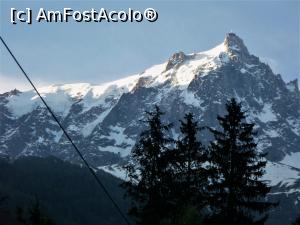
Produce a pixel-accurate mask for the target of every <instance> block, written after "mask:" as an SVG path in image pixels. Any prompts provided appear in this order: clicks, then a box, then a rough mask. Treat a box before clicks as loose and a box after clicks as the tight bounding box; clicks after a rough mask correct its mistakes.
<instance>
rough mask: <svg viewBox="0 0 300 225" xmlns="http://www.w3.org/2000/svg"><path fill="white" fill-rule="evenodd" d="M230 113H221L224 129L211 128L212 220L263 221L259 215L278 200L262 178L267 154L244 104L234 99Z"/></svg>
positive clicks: (244, 224) (238, 223)
mask: <svg viewBox="0 0 300 225" xmlns="http://www.w3.org/2000/svg"><path fill="white" fill-rule="evenodd" d="M226 110H227V113H228V114H227V115H225V116H224V117H221V116H218V118H217V119H218V121H219V124H220V126H221V128H222V130H221V131H218V130H214V129H212V133H213V134H214V137H215V141H213V142H211V146H210V154H211V155H210V156H211V157H210V164H211V170H210V172H211V179H212V185H211V186H210V191H211V195H210V196H211V199H210V207H211V209H212V210H213V213H212V216H211V218H210V219H209V221H210V223H209V224H214V225H222V224H224V225H225V224H234V225H248V224H249V225H250V224H257V225H259V224H264V223H265V220H266V219H267V216H265V215H264V216H262V217H260V218H258V215H259V214H262V213H264V212H265V211H267V210H268V209H269V208H270V207H272V206H274V205H275V204H273V203H269V202H266V201H265V200H264V197H265V196H266V194H267V193H268V192H269V191H270V187H268V186H267V185H266V184H265V183H264V182H262V181H261V180H260V178H261V177H262V176H263V174H264V167H265V165H266V161H265V160H264V159H263V158H264V156H265V155H263V154H260V153H258V152H257V151H256V143H255V141H254V135H255V133H254V131H253V127H254V124H252V123H247V122H246V121H245V112H243V111H242V110H241V105H240V104H239V103H237V102H236V101H235V99H231V101H230V102H228V103H227V104H226Z"/></svg>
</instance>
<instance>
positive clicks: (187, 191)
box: [173, 113, 208, 209]
mask: <svg viewBox="0 0 300 225" xmlns="http://www.w3.org/2000/svg"><path fill="white" fill-rule="evenodd" d="M199 130H200V128H199V126H198V123H197V121H194V116H193V114H192V113H189V114H186V115H185V117H184V120H183V121H181V126H180V131H181V134H182V137H181V138H180V139H179V140H178V141H177V148H176V149H175V151H174V152H173V154H174V158H173V163H174V164H175V165H174V170H175V171H174V173H175V174H176V176H175V178H176V180H175V182H176V187H177V193H175V195H176V196H178V197H180V199H179V204H180V205H182V204H183V205H187V206H188V205H193V206H195V207H196V208H198V209H201V208H202V207H203V206H204V205H205V197H204V196H205V191H206V185H207V182H208V179H207V171H206V169H205V166H204V163H205V162H206V161H207V155H206V152H205V148H204V146H203V145H202V144H201V142H200V141H198V140H197V133H198V131H199Z"/></svg>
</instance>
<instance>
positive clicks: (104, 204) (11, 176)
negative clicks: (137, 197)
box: [0, 157, 129, 225]
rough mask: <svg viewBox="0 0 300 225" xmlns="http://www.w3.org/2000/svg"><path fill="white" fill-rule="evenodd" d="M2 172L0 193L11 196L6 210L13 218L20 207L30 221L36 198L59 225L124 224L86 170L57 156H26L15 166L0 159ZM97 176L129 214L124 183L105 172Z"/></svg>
mask: <svg viewBox="0 0 300 225" xmlns="http://www.w3.org/2000/svg"><path fill="white" fill-rule="evenodd" d="M0 171H1V173H0V193H3V195H6V196H8V201H7V204H6V205H5V207H6V208H7V209H10V212H11V213H10V214H11V215H15V211H16V206H20V207H22V208H24V209H23V213H21V212H19V213H18V214H19V215H21V214H23V218H24V219H26V220H27V216H28V210H27V208H28V205H29V204H30V202H34V200H35V198H36V197H37V198H38V199H39V201H40V207H41V208H42V209H43V213H45V214H46V215H47V216H49V217H50V218H52V219H53V220H54V221H55V223H56V224H58V225H99V224H101V225H119V224H122V218H120V217H119V216H118V213H117V211H116V210H115V208H114V206H113V205H112V203H111V201H110V200H109V199H107V197H106V195H105V194H104V193H103V192H102V191H101V189H99V187H98V186H97V184H96V183H95V180H94V179H93V177H91V175H90V173H89V172H88V171H87V169H86V168H85V167H80V166H78V165H73V164H70V163H67V162H64V161H62V160H59V159H57V158H54V157H48V158H36V157H26V158H20V159H18V160H16V161H15V162H13V163H9V162H7V161H6V160H0ZM97 175H98V176H99V178H100V179H101V180H102V181H103V183H104V184H105V186H106V187H107V189H109V190H110V193H112V195H113V198H114V199H115V200H116V201H117V202H118V204H119V205H120V206H121V208H122V210H123V211H124V212H126V211H127V207H128V205H129V204H128V203H127V202H126V201H125V200H124V199H123V195H124V191H123V190H122V188H120V187H119V184H120V183H121V181H120V180H119V179H117V178H115V177H113V176H111V175H109V174H107V173H104V172H102V171H98V172H97ZM18 210H19V211H20V209H18ZM32 210H33V214H35V213H34V211H35V210H34V208H33V209H32ZM21 211H22V209H21ZM0 219H1V218H0ZM48 223H49V222H48ZM50 224H51V223H50Z"/></svg>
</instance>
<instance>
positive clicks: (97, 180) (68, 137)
mask: <svg viewBox="0 0 300 225" xmlns="http://www.w3.org/2000/svg"><path fill="white" fill-rule="evenodd" d="M0 39H1V42H2V43H3V45H4V46H5V48H6V49H7V51H8V52H9V53H10V55H11V57H12V58H13V59H14V61H15V62H16V64H17V65H18V67H19V68H20V70H21V71H22V73H23V75H24V76H25V77H26V79H27V80H28V82H29V83H30V85H31V86H32V87H33V89H34V90H35V92H36V93H37V94H38V96H39V97H40V99H41V100H42V102H43V104H44V105H45V106H46V108H47V110H48V111H49V113H50V114H51V116H52V117H53V119H54V120H55V121H56V123H57V124H58V126H59V127H60V128H61V130H62V131H63V133H64V135H65V136H66V137H67V139H68V140H69V142H70V143H71V145H72V146H73V147H74V149H75V151H76V153H77V154H78V155H79V157H80V158H81V159H82V161H83V162H84V164H85V166H86V167H87V168H88V169H89V171H90V173H91V174H92V176H93V177H94V178H95V180H96V182H97V183H98V185H99V186H100V188H101V189H102V190H103V191H104V193H105V194H106V195H107V197H108V198H109V200H110V201H111V202H112V203H113V205H114V207H115V208H116V210H117V211H118V213H119V214H120V216H121V217H122V219H123V220H124V222H125V223H126V224H127V225H130V222H129V220H128V219H127V217H126V216H125V214H124V213H123V211H122V210H121V208H120V207H119V206H118V204H117V203H116V201H115V200H114V199H113V197H112V196H111V194H110V193H109V192H108V190H107V189H106V188H105V186H104V184H103V183H102V181H101V180H100V179H99V178H98V176H97V175H96V173H95V171H94V170H93V169H92V168H91V167H90V165H89V163H88V162H87V161H86V159H85V158H84V157H83V155H82V153H81V152H80V150H79V149H78V147H77V146H76V144H75V143H74V142H73V140H72V139H71V137H70V136H69V134H68V133H67V131H66V130H65V128H64V127H63V126H62V125H61V123H60V122H59V120H58V118H57V117H56V116H55V114H54V113H53V111H52V110H51V108H50V107H49V105H48V104H47V102H46V101H45V100H44V98H43V97H42V96H41V94H40V93H39V91H38V90H37V88H36V87H35V85H34V84H33V83H32V81H31V79H30V78H29V77H28V75H27V73H26V72H25V71H24V69H23V68H22V66H21V65H20V63H19V62H18V60H17V59H16V57H15V56H14V54H13V53H12V51H11V50H10V48H9V47H8V46H7V44H6V43H5V41H4V40H3V38H2V37H1V36H0Z"/></svg>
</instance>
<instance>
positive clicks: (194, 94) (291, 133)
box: [0, 33, 300, 210]
mask: <svg viewBox="0 0 300 225" xmlns="http://www.w3.org/2000/svg"><path fill="white" fill-rule="evenodd" d="M39 91H40V92H41V94H42V96H43V97H44V98H45V100H46V101H47V102H48V104H49V105H50V107H51V108H52V109H53V111H54V112H55V113H56V115H57V116H58V117H59V119H60V121H61V122H62V124H63V126H64V127H65V128H66V129H67V131H68V132H69V134H70V136H71V137H73V140H74V141H75V142H76V144H77V145H78V147H79V148H80V149H81V151H82V152H83V153H84V155H85V157H86V158H87V159H88V160H89V161H90V162H91V163H92V164H93V165H94V166H97V167H101V168H102V169H104V170H106V171H110V172H111V173H118V172H119V171H118V165H119V164H121V163H122V162H123V161H124V160H126V156H128V155H129V153H130V150H131V148H132V146H133V145H134V143H135V141H136V138H137V137H138V135H139V133H140V131H141V130H142V129H143V126H144V124H143V123H142V122H140V121H141V120H142V119H143V117H144V115H145V113H144V112H145V111H146V110H148V111H149V110H151V109H153V106H154V104H158V105H160V106H161V108H162V110H163V111H165V112H166V115H165V119H166V120H167V121H169V122H173V123H174V124H175V126H174V128H173V129H172V135H173V136H174V137H176V136H177V135H178V134H179V128H178V120H179V119H181V118H182V117H183V115H184V114H185V113H187V112H193V113H194V114H195V115H196V118H198V120H199V121H200V122H201V125H208V126H211V127H216V126H217V121H216V116H217V115H218V114H223V113H224V104H225V102H226V101H227V100H228V99H229V98H232V97H235V98H237V99H238V100H240V101H242V102H243V107H244V109H246V110H247V114H248V119H249V120H250V121H253V122H255V123H256V129H257V132H258V138H257V142H258V147H259V150H261V151H264V152H268V156H267V158H268V160H269V163H268V166H267V174H266V179H268V180H270V182H271V184H272V185H273V186H274V190H276V192H273V195H276V193H277V195H279V194H280V193H285V194H286V195H293V196H294V195H295V196H297V197H295V199H297V198H298V200H295V201H294V202H293V203H292V204H291V203H290V202H289V203H286V204H290V205H291V206H289V207H290V208H291V209H292V208H293V207H294V208H295V210H296V209H297V210H299V209H300V206H299V205H300V203H299V204H298V201H300V179H299V178H300V90H299V87H298V81H297V80H294V81H291V82H289V83H285V82H284V81H283V79H282V77H281V76H280V75H279V74H274V73H273V72H272V69H271V68H270V67H269V66H268V65H267V64H265V63H263V62H261V61H260V59H259V58H258V57H256V56H254V55H251V54H250V53H249V52H248V49H247V47H246V46H245V45H244V43H243V41H242V40H241V39H240V38H239V37H238V36H237V35H235V34H233V33H229V34H227V35H226V38H225V40H224V42H223V43H221V44H220V45H218V46H217V47H215V48H213V49H211V50H208V51H204V52H200V53H193V54H185V53H183V52H179V53H175V54H174V55H172V56H171V57H170V59H169V60H168V61H167V62H165V63H162V64H159V65H155V66H152V67H150V68H149V69H146V70H145V71H144V72H142V73H140V74H136V75H133V76H129V77H127V78H124V79H121V80H117V81H114V82H110V83H105V84H102V85H90V84H86V83H83V84H67V85H52V86H48V87H44V88H40V89H39ZM0 124H1V126H0V152H1V153H3V154H8V155H9V156H11V157H19V156H23V155H39V156H45V155H49V154H51V155H55V156H58V157H60V158H63V159H66V160H70V161H74V162H76V161H77V160H78V158H77V155H76V153H75V152H74V150H73V149H72V147H71V145H70V144H69V143H68V141H67V140H66V138H65V137H64V136H63V134H62V131H61V130H60V129H59V127H58V126H57V124H56V123H55V122H54V121H53V119H52V118H51V116H50V115H49V114H48V113H47V110H46V109H45V107H44V106H43V104H42V103H41V101H40V99H39V98H38V96H37V95H36V93H35V92H34V91H27V92H22V93H21V92H19V91H17V90H14V91H11V92H8V93H4V94H2V95H0ZM201 138H202V140H204V142H206V141H208V140H209V135H207V133H205V132H204V133H202V137H201ZM109 168H111V169H109ZM118 174H119V173H118ZM119 175H120V174H119Z"/></svg>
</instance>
